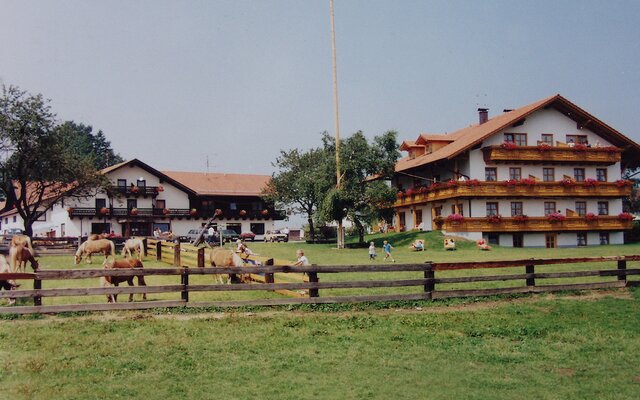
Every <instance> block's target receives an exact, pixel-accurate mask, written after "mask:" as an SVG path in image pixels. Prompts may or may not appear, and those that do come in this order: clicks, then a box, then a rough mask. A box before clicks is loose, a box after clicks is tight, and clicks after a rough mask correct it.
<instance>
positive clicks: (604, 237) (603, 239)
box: [600, 232, 609, 245]
mask: <svg viewBox="0 0 640 400" xmlns="http://www.w3.org/2000/svg"><path fill="white" fill-rule="evenodd" d="M600 244H601V245H605V244H609V232H600Z"/></svg>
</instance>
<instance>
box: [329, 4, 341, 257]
mask: <svg viewBox="0 0 640 400" xmlns="http://www.w3.org/2000/svg"><path fill="white" fill-rule="evenodd" d="M329 10H330V14H331V50H332V55H333V57H332V61H333V107H334V118H335V129H336V188H337V189H338V190H340V189H341V188H342V176H341V174H340V123H339V118H338V117H339V114H338V69H337V67H336V29H335V23H334V18H333V0H329ZM338 248H339V249H343V248H344V228H343V226H342V219H340V220H339V221H338Z"/></svg>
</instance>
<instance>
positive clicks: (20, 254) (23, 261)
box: [9, 244, 40, 272]
mask: <svg viewBox="0 0 640 400" xmlns="http://www.w3.org/2000/svg"><path fill="white" fill-rule="evenodd" d="M9 257H10V259H11V261H13V272H19V271H20V270H22V272H26V270H27V261H29V262H30V263H31V268H33V270H34V271H37V270H38V268H40V265H38V261H37V260H36V259H35V258H34V256H33V250H32V249H30V248H29V247H27V246H25V245H22V244H19V245H17V246H11V248H10V249H9Z"/></svg>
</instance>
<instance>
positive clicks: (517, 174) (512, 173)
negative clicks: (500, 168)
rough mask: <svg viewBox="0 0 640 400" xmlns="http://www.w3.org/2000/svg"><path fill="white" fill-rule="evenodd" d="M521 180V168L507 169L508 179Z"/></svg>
mask: <svg viewBox="0 0 640 400" xmlns="http://www.w3.org/2000/svg"><path fill="white" fill-rule="evenodd" d="M521 178H522V168H519V167H518V168H509V179H515V180H517V181H519V180H520V179H521Z"/></svg>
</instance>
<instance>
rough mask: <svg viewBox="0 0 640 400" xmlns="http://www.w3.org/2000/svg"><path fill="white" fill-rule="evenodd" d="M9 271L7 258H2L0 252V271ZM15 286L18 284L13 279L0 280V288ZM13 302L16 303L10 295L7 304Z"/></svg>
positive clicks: (8, 288) (6, 288) (5, 288)
mask: <svg viewBox="0 0 640 400" xmlns="http://www.w3.org/2000/svg"><path fill="white" fill-rule="evenodd" d="M9 272H11V267H10V266H9V263H7V259H6V258H4V256H3V255H2V254H0V273H9ZM16 287H18V285H17V284H16V281H14V280H13V279H6V280H4V279H3V280H0V289H4V290H15V289H16ZM14 304H16V299H15V298H11V297H10V298H9V305H10V306H11V305H14Z"/></svg>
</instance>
